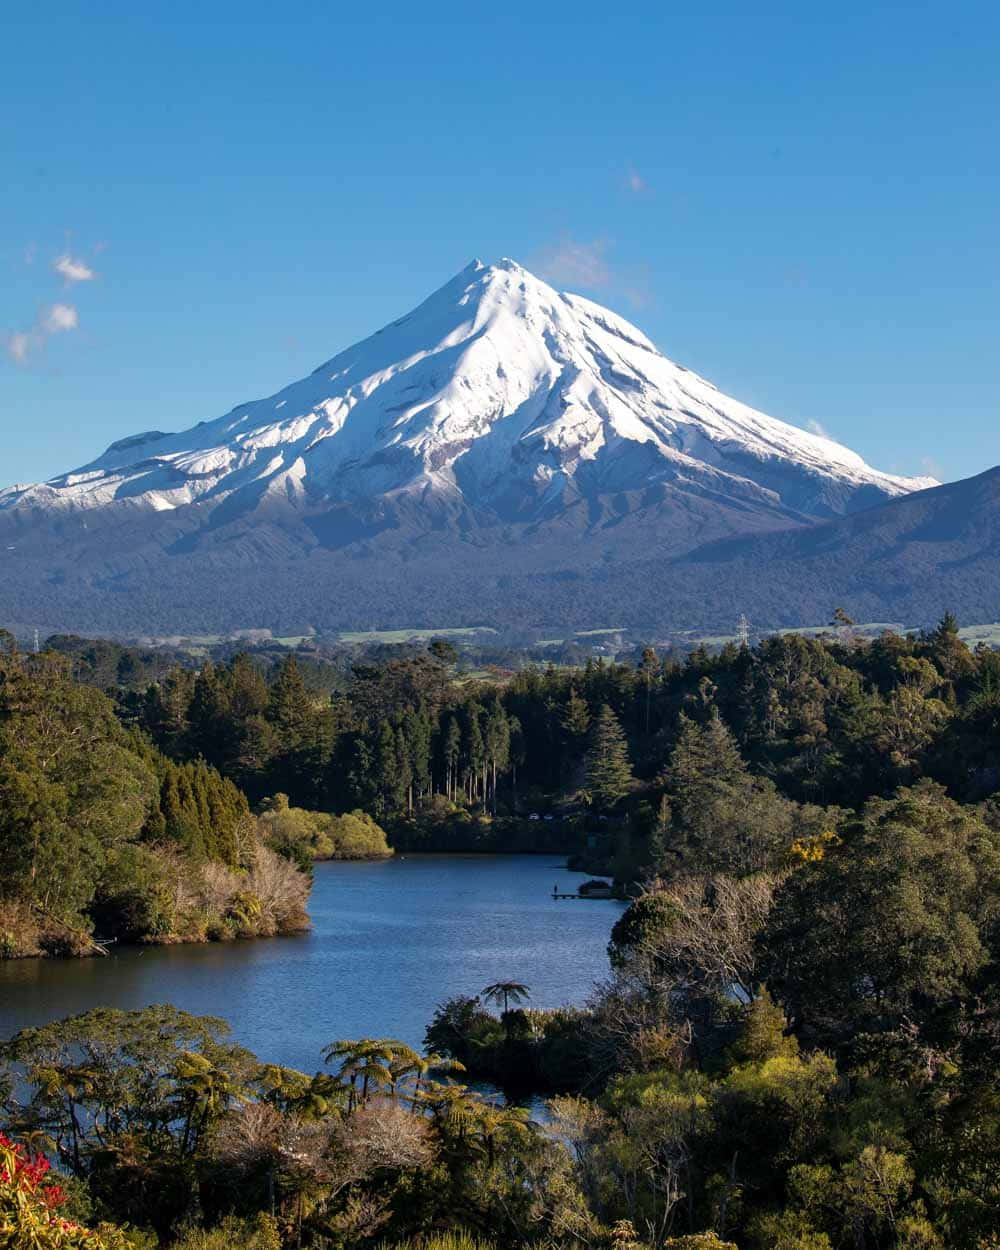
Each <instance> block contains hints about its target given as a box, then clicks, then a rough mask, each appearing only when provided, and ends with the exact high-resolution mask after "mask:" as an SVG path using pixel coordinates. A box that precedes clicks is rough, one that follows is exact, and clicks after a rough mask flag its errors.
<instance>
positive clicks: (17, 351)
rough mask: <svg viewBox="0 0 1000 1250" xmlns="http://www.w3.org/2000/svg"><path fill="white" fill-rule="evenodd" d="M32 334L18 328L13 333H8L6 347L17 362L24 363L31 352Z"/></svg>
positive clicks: (12, 358) (8, 353)
mask: <svg viewBox="0 0 1000 1250" xmlns="http://www.w3.org/2000/svg"><path fill="white" fill-rule="evenodd" d="M31 337H32V336H31V334H30V333H27V332H25V331H24V330H17V331H15V332H14V333H13V334H8V335H7V340H6V342H5V343H4V347H5V348H6V350H7V355H8V356H9V357H10V358H11V360H13V361H16V363H17V364H19V365H23V364H24V362H25V361H26V360H27V359H28V356H29V355H30V354H31V346H32V344H31Z"/></svg>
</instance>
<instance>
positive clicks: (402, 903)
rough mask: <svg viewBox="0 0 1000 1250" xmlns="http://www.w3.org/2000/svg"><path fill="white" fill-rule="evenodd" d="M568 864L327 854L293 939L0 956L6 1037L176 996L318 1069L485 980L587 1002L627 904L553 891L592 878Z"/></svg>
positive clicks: (538, 859)
mask: <svg viewBox="0 0 1000 1250" xmlns="http://www.w3.org/2000/svg"><path fill="white" fill-rule="evenodd" d="M564 863H565V860H564V859H562V858H559V857H555V856H527V855H508V856H483V855H468V856H465V855H447V856H445V855H440V856H439V855H419V856H411V855H407V856H405V857H399V858H396V859H392V860H387V861H384V862H380V863H370V864H369V863H362V864H339V863H328V864H318V865H317V866H316V880H315V884H314V886H313V893H312V899H311V902H310V905H309V911H310V914H311V916H312V920H313V930H312V932H311V933H309V934H305V935H302V936H300V937H294V938H275V939H270V940H267V941H254V942H228V943H221V944H214V945H208V946H168V947H146V948H139V949H135V948H122V949H120V950H118V951H117V952H116V953H115V954H113V955H111V956H110V957H108V958H107V959H86V960H79V961H66V962H63V961H61V960H43V959H25V960H18V961H14V962H10V963H0V1037H8V1036H10V1035H11V1034H12V1033H14V1032H16V1031H17V1030H18V1029H21V1028H24V1027H26V1026H28V1025H33V1024H42V1023H44V1022H46V1021H49V1020H55V1019H58V1018H60V1017H62V1016H67V1015H72V1014H74V1013H76V1012H79V1011H86V1010H87V1009H88V1008H90V1007H96V1006H109V1007H123V1008H133V1007H143V1006H147V1005H149V1004H150V1003H163V1002H169V1003H173V1004H174V1005H175V1006H177V1007H182V1008H184V1009H185V1010H186V1011H191V1012H195V1013H197V1014H198V1015H214V1016H223V1017H224V1018H225V1019H226V1020H228V1021H229V1023H230V1024H231V1026H232V1030H233V1037H234V1039H235V1040H237V1041H239V1042H241V1043H242V1044H243V1045H245V1046H249V1047H250V1049H251V1050H253V1051H255V1052H256V1053H257V1054H258V1055H259V1056H260V1057H261V1058H262V1059H267V1060H269V1061H271V1062H277V1063H283V1064H288V1065H290V1066H292V1067H296V1068H300V1069H303V1070H305V1071H307V1072H311V1071H315V1070H316V1069H317V1068H318V1067H319V1066H320V1065H321V1060H320V1056H319V1052H320V1050H321V1048H322V1047H323V1046H324V1045H325V1044H326V1043H327V1042H330V1041H332V1040H334V1039H336V1038H354V1037H366V1036H377V1037H387V1036H389V1037H398V1038H401V1039H403V1040H404V1041H406V1042H409V1043H411V1044H413V1045H418V1046H419V1045H420V1044H421V1043H422V1041H423V1033H424V1028H425V1027H426V1025H427V1023H428V1021H429V1020H430V1017H431V1015H432V1013H433V1011H434V1007H435V1005H436V1004H437V1003H439V1002H441V1001H442V1000H443V999H445V998H448V997H450V996H451V995H453V994H475V993H476V992H478V991H479V990H481V989H482V987H483V986H484V985H488V984H489V983H490V982H492V981H500V980H504V981H523V982H524V983H525V984H527V985H529V986H530V987H531V990H532V995H531V1004H532V1005H533V1006H537V1007H558V1006H561V1005H563V1004H579V1003H581V1002H583V1000H584V999H585V998H586V997H587V994H588V993H589V991H590V987H591V985H592V984H593V982H594V981H595V980H598V979H599V978H602V977H603V976H605V974H606V972H607V955H606V950H605V948H606V946H607V942H608V935H609V933H610V930H611V926H612V925H613V924H614V922H615V920H616V918H617V917H618V915H619V914H620V912H621V904H619V903H615V902H612V901H609V900H587V901H562V902H554V901H553V900H552V898H551V893H552V887H553V885H555V884H556V883H558V885H559V888H560V890H564V889H568V888H572V887H573V886H575V885H578V884H579V883H580V882H581V881H583V880H585V874H583V873H571V872H568V871H566V869H565V867H564ZM112 949H114V948H112Z"/></svg>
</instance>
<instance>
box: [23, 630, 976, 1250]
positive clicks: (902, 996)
mask: <svg viewBox="0 0 1000 1250" xmlns="http://www.w3.org/2000/svg"><path fill="white" fill-rule="evenodd" d="M454 661H455V656H454V652H453V649H451V648H450V646H449V644H446V643H442V642H440V641H438V642H432V643H431V644H430V647H429V648H428V649H426V650H419V651H418V650H415V649H408V650H405V651H403V652H400V653H398V654H390V655H387V656H383V657H381V658H379V659H378V660H376V661H373V662H369V661H363V662H359V663H358V664H356V665H355V666H354V668H353V669H352V670H351V671H350V672H348V673H347V674H345V675H343V676H342V679H338V680H337V681H336V682H333V683H331V684H330V688H329V689H327V690H320V689H318V688H317V686H316V685H315V684H314V683H311V682H309V681H307V680H306V678H305V677H304V675H303V672H302V671H301V669H300V666H299V663H298V661H297V659H296V657H295V656H294V655H290V656H288V657H287V658H286V659H285V660H284V661H282V663H281V664H279V665H278V666H277V667H274V668H269V669H263V668H262V667H261V666H260V665H258V664H256V663H255V662H254V660H253V658H252V657H250V656H247V655H236V656H234V657H232V658H231V659H229V660H227V661H226V662H224V663H221V664H217V665H215V664H206V665H203V666H202V667H201V668H200V669H195V668H192V667H187V666H175V667H172V668H169V669H167V670H166V671H162V672H158V673H157V674H156V675H155V677H154V678H152V679H151V680H150V682H149V683H148V684H144V683H142V682H139V683H135V682H130V683H127V684H115V683H114V682H111V683H105V686H106V688H105V689H98V688H97V685H95V684H92V683H88V682H85V681H83V680H75V679H74V677H73V673H72V670H71V668H70V667H69V662H68V660H67V659H66V658H65V657H63V656H59V655H57V654H56V653H55V652H43V653H42V654H41V655H39V656H34V655H24V654H20V653H18V652H17V651H16V649H15V648H14V647H13V645H12V643H11V642H10V641H8V642H7V643H6V645H5V647H4V653H3V657H2V658H0V836H2V837H3V840H4V845H5V847H7V848H9V849H8V853H7V854H6V855H5V860H4V869H3V874H2V879H0V892H2V903H0V906H2V908H3V909H4V910H3V912H2V916H3V920H2V922H0V929H4V930H5V931H7V932H8V936H9V934H10V933H17V934H21V935H22V936H19V937H18V938H17V939H16V940H17V941H19V942H22V944H23V941H24V938H23V926H28V925H30V924H34V925H36V926H37V928H38V932H39V934H41V935H43V936H44V938H45V940H46V941H50V942H51V941H53V940H54V938H53V935H54V934H56V933H57V928H56V927H55V926H56V924H57V923H58V926H61V929H59V930H58V932H60V933H62V934H63V937H62V939H61V940H62V941H63V942H64V943H65V944H67V945H72V944H79V943H80V942H83V941H84V940H91V941H94V940H99V939H100V938H101V937H102V936H104V935H106V934H108V933H109V929H108V927H107V926H108V924H109V923H111V922H112V918H114V919H113V923H114V924H118V925H122V923H123V921H122V918H123V917H127V916H133V915H134V916H135V917H136V918H137V919H136V920H135V927H134V929H133V930H132V931H131V932H133V933H134V934H136V935H138V934H142V933H148V932H149V931H150V929H149V926H150V925H151V924H153V923H162V924H165V925H167V926H168V930H169V931H171V932H176V933H178V934H182V933H183V932H184V926H191V927H193V928H197V927H198V926H199V925H200V926H202V927H203V929H204V930H205V932H206V933H207V930H208V927H209V926H210V925H211V924H212V923H214V924H216V925H219V926H221V928H220V929H219V931H218V932H217V933H216V934H215V936H226V935H227V934H231V933H233V932H236V931H239V929H240V926H241V925H244V924H251V925H257V924H260V926H261V932H267V931H268V929H270V930H271V931H278V930H279V929H280V927H281V926H282V925H283V924H292V925H294V924H295V923H302V919H301V916H302V908H303V907H304V902H305V894H304V893H303V892H302V891H303V890H307V888H308V873H309V866H310V863H311V859H312V858H314V857H316V856H317V855H321V854H323V853H330V852H331V851H333V850H334V849H335V848H336V846H337V845H338V839H342V840H343V841H342V845H343V846H345V847H349V846H351V845H352V843H351V839H352V838H353V839H358V841H357V842H356V843H354V845H355V848H356V849H360V848H367V847H368V845H369V844H368V842H367V839H368V838H372V839H375V838H376V834H375V831H376V830H378V831H379V832H381V831H382V830H383V829H384V830H385V832H386V834H387V835H388V841H389V843H391V844H392V845H393V846H395V847H401V846H407V847H411V848H412V847H425V848H431V847H433V848H440V847H450V846H454V847H462V848H463V849H469V848H476V847H478V848H491V849H497V848H501V849H502V848H504V847H505V846H511V847H514V846H516V847H517V848H518V849H523V848H524V846H526V845H531V840H532V839H534V840H535V843H536V845H539V846H541V845H547V846H548V845H551V844H552V841H553V839H559V840H560V842H561V845H562V847H563V849H565V850H566V851H567V852H571V853H575V854H576V855H578V856H580V857H582V858H583V859H584V860H588V859H589V860H590V861H592V862H593V863H594V865H595V867H601V868H604V869H606V870H607V871H608V872H610V873H613V874H614V876H615V877H616V879H617V880H618V881H619V882H620V883H621V885H622V886H623V888H625V889H626V890H627V891H628V892H629V894H630V896H631V899H632V901H631V903H630V905H629V907H628V908H627V910H625V911H624V912H623V913H622V915H621V918H620V919H619V920H618V922H617V923H616V925H615V927H614V929H613V931H612V932H611V933H610V934H609V947H608V956H609V959H608V972H607V976H606V978H605V979H604V981H603V982H601V983H600V984H598V985H596V986H595V987H594V990H593V994H592V996H591V999H590V1001H589V1002H588V1003H587V1004H586V1005H585V1006H583V1007H580V1008H576V1009H572V1010H568V1009H567V1010H561V1011H542V1010H537V1009H535V1008H533V1007H532V1006H531V1000H530V987H528V986H523V985H519V984H518V983H516V982H513V981H511V982H507V983H500V984H498V985H493V986H489V987H486V989H485V990H483V989H481V988H480V987H477V986H470V987H469V992H468V994H467V995H465V996H461V997H458V998H450V999H447V1000H445V1001H442V1002H441V1004H440V1005H439V1007H438V1009H437V1011H436V1012H435V1014H434V1016H433V1018H432V1019H431V1020H429V1021H428V1022H427V1033H426V1039H425V1043H426V1044H425V1047H424V1051H423V1053H417V1052H416V1051H415V1050H413V1049H412V1048H410V1047H408V1046H405V1045H403V1043H401V1042H399V1041H397V1040H395V1039H392V1038H378V1037H376V1038H371V1037H369V1038H361V1039H341V1038H331V1039H330V1044H329V1046H328V1047H327V1048H326V1050H325V1051H324V1053H323V1054H322V1055H317V1057H316V1072H315V1073H314V1074H313V1075H307V1074H304V1073H300V1072H295V1071H292V1070H289V1069H287V1068H281V1067H278V1066H276V1065H274V1064H271V1063H269V1062H268V1060H267V1056H260V1057H258V1056H255V1055H253V1054H251V1053H249V1052H248V1051H246V1050H245V1049H243V1048H241V1047H240V1046H238V1045H236V1044H235V1043H234V1042H233V1041H232V1040H230V1039H229V1038H228V1036H227V1032H226V1026H225V1024H224V1022H222V1021H218V1020H213V1019H209V1018H204V1017H195V1016H188V1015H185V1013H183V1012H180V1011H177V1010H175V1009H173V1008H170V1007H160V1008H149V1009H146V1010H145V1011H136V1012H119V1011H110V1010H104V1009H97V1010H94V1011H90V1012H87V1013H86V1014H84V1015H81V1016H75V1017H70V1018H68V1019H66V1020H63V1021H60V1022H58V1023H54V1024H51V1025H46V1026H44V1027H42V1028H34V1029H26V1030H24V1031H22V1032H21V1033H20V1034H18V1035H17V1036H15V1037H13V1038H11V1039H9V1040H8V1041H7V1042H6V1043H5V1044H4V1046H3V1049H2V1060H3V1062H4V1063H5V1064H6V1065H7V1070H8V1071H9V1074H10V1075H9V1077H8V1078H7V1079H6V1081H5V1082H4V1081H0V1097H2V1099H3V1116H2V1128H3V1133H4V1136H3V1137H2V1138H0V1154H2V1155H3V1162H2V1165H0V1246H3V1245H9V1246H12V1247H14V1246H20V1245H24V1246H29V1245H30V1246H41V1247H48V1246H92V1247H95V1250H96V1248H98V1247H102V1246H104V1247H108V1248H112V1247H113V1248H115V1250H123V1248H124V1247H133V1248H134V1250H154V1248H157V1247H172V1248H174V1250H225V1248H226V1247H230V1246H246V1247H251V1248H256V1250H282V1248H290V1247H302V1246H304V1247H310V1248H314V1250H334V1248H336V1250H349V1248H357V1250H376V1248H379V1247H400V1248H402V1247H406V1248H407V1250H416V1248H418V1247H419V1248H422V1250H508V1248H515V1247H516V1248H522V1247H523V1248H524V1250H528V1248H529V1247H537V1248H538V1250H543V1248H544V1250H584V1248H586V1250H663V1248H666V1247H675V1248H676V1250H710V1248H714V1250H720V1247H737V1250H996V1248H997V1247H1000V1236H998V1229H1000V1096H998V1088H997V1081H996V1073H997V1071H998V1070H1000V979H998V961H1000V654H998V653H997V652H994V651H992V650H989V649H986V648H979V649H977V650H975V651H972V650H970V649H969V648H968V647H967V646H966V645H965V644H964V643H963V642H962V641H961V639H960V638H959V635H958V628H957V622H956V621H955V620H954V619H953V618H952V617H950V616H949V617H946V618H944V619H943V620H942V621H941V622H940V624H939V625H938V626H937V627H936V628H934V629H932V630H928V631H926V632H924V633H922V634H916V635H905V636H904V635H896V634H885V635H883V636H881V637H879V638H877V639H875V640H871V641H869V640H864V639H862V638H860V637H858V636H856V634H855V632H854V630H853V626H852V624H851V622H850V621H849V620H848V619H847V618H846V617H845V616H844V615H843V614H842V613H841V614H838V616H837V617H836V618H835V624H834V625H833V626H832V627H831V631H830V633H829V635H828V636H826V637H824V638H805V637H802V636H797V635H786V636H781V637H774V638H769V639H766V640H764V641H763V642H761V643H760V644H759V645H758V646H756V647H753V648H740V647H735V646H730V647H726V648H724V649H722V650H721V651H718V652H715V653H710V652H709V651H707V650H705V649H699V650H697V651H695V652H694V653H692V654H691V655H688V656H686V657H684V658H679V657H675V656H673V655H671V654H658V653H657V652H655V651H654V650H652V649H651V648H647V649H646V650H645V651H644V652H643V653H642V654H641V656H640V657H639V658H638V661H637V662H636V663H632V664H605V663H602V662H600V661H593V662H590V663H588V664H587V665H586V666H585V667H583V668H578V669H568V668H555V667H550V668H528V669H525V670H524V671H522V672H518V673H516V674H514V675H513V676H511V677H510V678H509V679H508V680H506V681H503V682H500V681H477V680H470V679H468V678H467V677H462V676H459V675H458V674H457V673H456V670H455V662H454ZM539 814H542V815H543V816H544V815H551V816H552V817H553V820H552V821H545V820H544V819H538V820H536V821H533V820H532V819H531V817H532V816H533V815H534V816H538V815H539ZM165 865H169V866H170V869H171V870H170V871H169V872H168V871H165V870H164V866H165ZM178 865H180V866H182V867H183V871H182V872H181V873H180V877H183V878H184V880H185V882H186V883H187V884H186V885H185V887H184V889H185V890H186V891H189V892H190V897H188V895H185V897H184V898H182V899H180V900H178V898H177V897H176V894H177V891H178V887H177V885H176V880H177V879H179V878H178V877H177V874H176V872H175V871H174V869H175V868H176V867H177V866H178ZM271 876H277V877H280V878H282V880H284V881H285V882H286V887H287V888H284V887H282V888H279V887H278V886H275V885H269V884H268V881H269V879H270V877H271ZM265 878H267V880H265ZM217 879H218V880H220V881H225V882H226V883H227V884H226V885H225V886H224V887H223V886H220V887H219V888H218V891H217V895H212V907H214V908H215V909H216V910H215V911H211V910H210V908H209V904H208V902H206V899H207V898H208V897H209V895H210V893H211V890H210V888H209V885H208V884H205V883H206V882H208V883H211V882H213V881H216V880H217ZM199 882H202V884H201V885H200V886H199V884H198V883H199ZM288 883H293V884H294V885H295V889H296V890H298V891H299V892H298V893H296V892H295V890H292V889H291V888H290V886H288ZM199 889H200V890H201V891H202V892H201V893H200V894H199V893H198V890H199ZM227 891H231V892H229V893H227ZM293 895H294V897H295V899H296V900H297V907H298V910H297V911H296V910H294V909H293V910H292V911H289V912H285V913H282V912H281V905H282V904H289V903H290V901H291V898H292V896H293ZM223 896H225V899H226V901H225V903H224V904H220V903H219V902H218V898H221V897H223ZM126 900H127V901H126ZM158 900H159V902H158ZM269 900H270V901H269ZM160 905H162V907H163V908H164V909H165V914H164V915H163V916H162V917H161V919H160V920H159V921H156V920H155V916H156V915H157V913H156V911H155V909H156V907H157V906H160ZM575 905H579V906H588V905H589V904H586V903H580V904H575ZM220 906H221V907H222V908H223V909H222V910H221V911H219V910H218V909H219V907H220ZM281 915H283V916H284V918H283V919H282V918H280V916H281ZM210 917H214V920H212V919H210ZM17 925H21V926H22V928H18V927H17ZM171 926H172V928H171ZM43 930H44V934H43ZM121 931H122V932H123V933H126V932H129V930H127V929H122V930H121ZM209 936H211V934H209ZM3 940H5V941H6V940H8V938H4V939H3ZM9 953H14V952H9ZM20 953H24V952H23V951H22V952H20ZM484 1078H485V1079H489V1080H491V1081H492V1082H494V1084H495V1085H497V1086H499V1087H501V1088H504V1089H506V1090H507V1091H508V1092H509V1093H510V1094H511V1095H512V1096H515V1097H514V1101H509V1102H505V1101H498V1100H496V1099H495V1098H491V1097H488V1096H485V1095H483V1094H482V1093H481V1092H477V1090H476V1088H475V1084H476V1082H477V1081H479V1080H481V1079H484ZM528 1095H534V1096H535V1098H536V1099H537V1098H539V1097H543V1098H545V1099H546V1100H547V1101H546V1103H545V1104H544V1107H545V1109H544V1113H543V1112H541V1111H540V1110H539V1109H538V1108H539V1106H540V1104H539V1103H538V1102H537V1101H536V1102H532V1103H531V1104H530V1106H531V1108H532V1110H530V1111H529V1110H527V1109H525V1108H524V1107H522V1106H520V1105H518V1102H517V1100H516V1096H520V1097H522V1098H523V1097H525V1096H528ZM29 1234H30V1236H31V1237H34V1238H35V1240H33V1241H32V1240H28V1237H29ZM4 1237H6V1238H7V1241H6V1242H4V1240H3V1238H4ZM18 1237H21V1238H22V1240H20V1241H19V1240H17V1238H18Z"/></svg>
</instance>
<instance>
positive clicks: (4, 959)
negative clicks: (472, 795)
mask: <svg viewBox="0 0 1000 1250" xmlns="http://www.w3.org/2000/svg"><path fill="white" fill-rule="evenodd" d="M552 854H553V853H552V852H551V851H545V850H538V851H491V850H485V849H475V850H464V851H422V850H421V851H396V850H395V849H394V850H392V851H391V852H390V853H389V854H388V855H356V856H349V857H348V856H324V857H323V858H320V859H316V860H314V861H313V865H314V869H315V867H318V866H319V865H321V864H323V865H326V864H340V865H350V864H385V863H389V862H391V861H393V860H422V861H426V860H432V859H437V860H445V861H458V860H462V859H474V860H486V859H513V858H517V859H525V858H531V859H537V858H541V857H545V858H550V859H551V858H552ZM559 857H560V858H565V860H566V862H565V864H563V865H562V867H563V868H564V869H567V870H569V871H576V870H575V869H573V867H572V865H571V863H570V857H569V856H563V855H562V854H561V853H559ZM311 892H312V891H311V889H310V895H311ZM598 897H599V896H598ZM613 897H615V898H618V897H619V896H617V895H615V896H613ZM585 901H589V900H585ZM312 928H313V925H312V921H311V920H310V921H309V923H308V924H305V925H301V926H296V927H292V928H289V929H287V930H279V931H277V932H274V933H231V932H226V931H221V932H218V933H213V934H207V935H205V936H201V937H193V936H192V937H187V936H183V935H180V934H165V935H163V936H162V937H155V938H144V939H142V940H140V941H136V942H129V941H124V940H122V939H119V938H105V937H102V936H101V935H100V934H92V935H90V934H83V933H79V934H76V933H74V934H72V937H73V939H74V941H73V943H72V946H73V949H66V950H58V949H57V950H44V949H36V950H26V951H23V952H16V953H13V954H9V953H3V954H0V966H2V965H3V964H6V963H17V962H22V961H24V960H32V959H34V960H59V961H62V962H64V963H70V962H82V961H86V960H91V959H104V958H107V957H108V956H109V955H110V954H111V953H112V949H111V948H113V949H115V950H156V949H160V948H163V947H175V946H217V945H220V946H222V945H225V946H228V945H234V944H239V943H243V942H263V941H270V940H271V939H273V938H280V937H298V936H301V935H303V934H307V933H310V932H312ZM0 936H2V935H0ZM77 947H78V948H77Z"/></svg>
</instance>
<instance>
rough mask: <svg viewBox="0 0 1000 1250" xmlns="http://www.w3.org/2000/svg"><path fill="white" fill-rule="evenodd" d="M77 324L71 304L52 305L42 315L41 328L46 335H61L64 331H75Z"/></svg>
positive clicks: (77, 318)
mask: <svg viewBox="0 0 1000 1250" xmlns="http://www.w3.org/2000/svg"><path fill="white" fill-rule="evenodd" d="M79 322H80V319H79V317H78V316H77V313H76V309H75V308H74V307H73V305H72V304H53V305H52V307H51V308H48V309H46V311H45V313H44V314H43V315H42V320H41V328H42V329H43V330H44V331H45V333H46V334H61V333H62V332H63V331H65V330H75V329H76V327H77V326H78V325H79Z"/></svg>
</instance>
